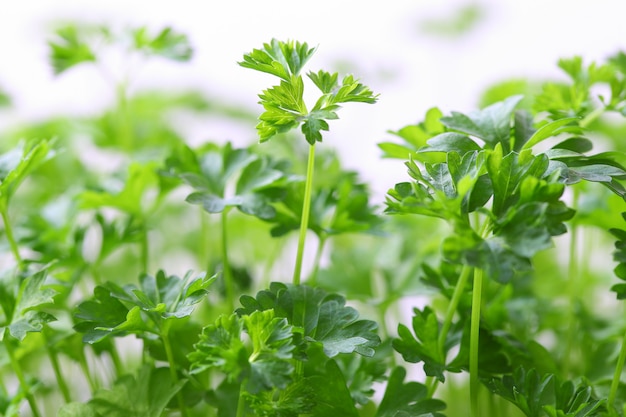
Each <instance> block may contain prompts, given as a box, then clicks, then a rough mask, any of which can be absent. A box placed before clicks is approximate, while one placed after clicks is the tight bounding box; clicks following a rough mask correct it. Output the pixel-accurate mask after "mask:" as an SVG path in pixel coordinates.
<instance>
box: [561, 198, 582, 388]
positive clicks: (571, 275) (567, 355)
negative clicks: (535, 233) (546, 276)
mask: <svg viewBox="0 0 626 417" xmlns="http://www.w3.org/2000/svg"><path fill="white" fill-rule="evenodd" d="M572 190H573V199H572V200H573V201H572V208H573V209H577V206H578V204H577V203H578V196H579V191H578V188H576V187H575V186H574V187H572ZM578 235H579V228H578V226H577V225H576V224H575V223H572V225H571V231H570V241H569V253H568V257H569V259H568V261H569V265H568V271H567V287H566V288H567V297H568V298H569V303H568V311H567V316H568V322H569V323H568V326H567V331H566V332H567V333H566V343H565V352H564V353H563V375H565V377H569V374H570V365H571V356H572V348H573V345H574V339H575V337H576V324H577V323H576V320H575V315H576V311H575V304H576V297H577V288H576V287H577V285H578V282H579V275H580V270H579V265H578V256H577V252H578V240H579V236H578Z"/></svg>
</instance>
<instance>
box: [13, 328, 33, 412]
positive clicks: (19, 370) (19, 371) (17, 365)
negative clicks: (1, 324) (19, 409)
mask: <svg viewBox="0 0 626 417" xmlns="http://www.w3.org/2000/svg"><path fill="white" fill-rule="evenodd" d="M4 346H6V349H7V354H8V355H9V360H10V361H11V366H12V367H13V370H14V371H15V376H17V379H18V381H19V382H20V385H21V387H22V389H23V390H24V395H25V396H26V400H27V401H28V404H29V405H30V409H31V410H32V412H33V416H34V417H41V413H40V412H39V408H38V407H37V402H36V401H35V397H33V394H32V393H31V392H30V386H29V385H28V382H26V378H25V377H24V371H23V370H22V367H21V365H20V362H19V361H18V360H17V358H16V357H15V352H13V346H11V341H10V340H9V330H8V329H7V330H5V334H4Z"/></svg>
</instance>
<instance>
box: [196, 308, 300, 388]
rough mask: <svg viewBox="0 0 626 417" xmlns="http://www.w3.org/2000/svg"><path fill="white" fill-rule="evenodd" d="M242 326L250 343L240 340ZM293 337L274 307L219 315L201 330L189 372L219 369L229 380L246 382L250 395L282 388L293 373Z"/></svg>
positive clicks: (289, 327) (284, 320)
mask: <svg viewBox="0 0 626 417" xmlns="http://www.w3.org/2000/svg"><path fill="white" fill-rule="evenodd" d="M244 329H245V331H246V333H247V334H248V336H249V340H250V343H251V345H252V346H247V345H246V343H245V342H244V341H243V340H242V333H243V331H244ZM292 337H293V333H292V329H291V326H289V325H288V324H287V320H286V319H284V318H280V317H275V316H274V311H273V310H265V311H255V312H253V313H252V314H250V315H243V316H241V317H239V316H237V315H231V316H229V317H227V316H221V317H220V318H218V319H217V321H216V322H215V324H213V325H209V326H207V327H205V328H204V329H203V330H202V334H201V335H200V341H199V342H198V343H197V344H196V345H195V348H196V350H195V352H193V353H191V354H190V355H189V359H190V361H191V363H192V366H191V371H192V373H198V372H201V371H203V370H205V369H211V368H218V369H220V370H221V371H222V372H224V373H225V374H226V376H227V378H228V380H229V381H237V382H242V381H246V386H245V388H246V391H247V392H249V393H251V394H257V393H259V392H261V391H266V390H269V389H272V388H285V387H286V386H287V385H288V384H289V383H290V382H291V374H292V373H293V364H292V360H291V359H292V356H293V354H292V351H293V349H294V348H295V346H294V345H293V340H292Z"/></svg>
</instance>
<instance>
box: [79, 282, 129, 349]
mask: <svg viewBox="0 0 626 417" xmlns="http://www.w3.org/2000/svg"><path fill="white" fill-rule="evenodd" d="M93 294H94V298H93V299H92V300H87V301H83V302H82V303H80V304H79V305H78V306H77V307H76V309H75V311H74V314H73V316H74V318H75V319H77V323H76V325H75V326H74V329H75V330H76V331H77V332H80V333H85V335H84V336H83V342H85V343H96V342H99V341H101V340H103V339H104V338H106V337H108V336H116V335H118V334H121V335H125V334H126V333H124V332H122V331H120V330H119V329H117V330H113V329H116V327H117V326H118V325H120V324H122V323H124V322H125V321H126V317H127V314H128V313H129V309H128V308H126V306H124V304H122V303H121V302H120V301H119V300H118V299H117V298H115V297H113V296H111V291H110V290H109V289H107V288H106V287H104V286H97V287H95V288H94V290H93Z"/></svg>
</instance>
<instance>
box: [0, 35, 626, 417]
mask: <svg viewBox="0 0 626 417" xmlns="http://www.w3.org/2000/svg"><path fill="white" fill-rule="evenodd" d="M48 46H49V51H50V64H51V67H52V70H53V72H54V73H55V74H56V75H58V76H71V74H70V70H71V69H72V68H73V67H75V66H78V65H96V66H98V67H99V68H100V69H101V70H103V73H104V74H105V77H107V80H108V81H110V82H111V88H112V90H113V91H114V92H115V94H116V101H115V103H114V104H113V105H112V107H111V108H110V109H108V110H106V111H104V112H103V114H101V115H97V116H93V117H84V118H81V119H76V120H74V122H73V123H67V121H64V120H58V119H54V120H49V121H45V122H42V123H40V124H33V125H31V126H26V127H24V128H22V129H16V130H15V131H7V132H3V134H4V136H6V138H7V140H6V141H3V143H2V149H0V151H1V154H0V214H1V216H2V224H3V227H2V233H1V234H0V238H1V239H2V242H3V244H2V245H1V246H0V255H1V256H2V258H1V259H2V260H3V262H4V260H5V259H6V260H8V261H7V262H5V263H3V268H2V271H0V308H1V315H0V330H1V332H0V346H1V349H0V358H1V361H0V365H1V368H0V369H1V372H2V373H1V376H2V384H0V413H1V414H3V415H6V416H17V415H18V414H20V413H22V415H24V414H28V413H30V415H33V416H36V417H37V416H43V415H54V414H55V413H56V415H58V416H62V417H71V416H96V417H97V416H117V415H119V416H128V415H133V416H168V415H182V416H200V415H202V416H206V415H214V416H219V417H243V416H251V415H255V416H267V417H279V416H280V417H297V416H320V417H322V416H354V417H368V416H369V417H405V416H416V417H420V416H421V417H441V416H446V415H448V416H461V415H464V416H465V415H468V405H467V404H469V410H470V411H469V413H470V415H472V416H473V417H477V416H481V417H482V416H502V415H507V416H513V417H515V416H528V417H546V416H547V417H565V416H576V417H586V416H589V417H591V416H610V417H615V416H623V415H624V414H625V407H626V403H625V401H624V398H626V385H625V384H624V382H623V381H622V373H623V368H624V363H625V361H626V336H624V334H626V328H625V325H624V320H623V319H622V317H621V313H620V309H621V307H620V305H619V302H620V301H621V300H623V299H624V298H626V284H624V282H623V281H624V280H626V266H625V265H626V252H625V251H626V231H625V230H624V229H625V227H624V221H625V219H626V215H625V214H624V212H625V210H624V195H625V194H626V189H625V188H624V185H623V181H624V179H626V168H625V165H626V156H625V154H624V147H623V144H622V141H621V137H622V136H621V135H622V132H623V130H624V129H623V123H624V122H623V120H622V119H621V118H622V117H623V116H625V115H626V55H624V53H621V52H620V53H617V54H616V55H614V56H613V57H610V58H609V59H607V61H606V62H604V63H600V64H596V63H591V64H586V63H585V62H584V61H583V59H582V58H580V57H574V58H570V59H563V60H561V61H559V63H558V65H559V67H560V68H561V69H562V70H563V72H564V73H565V75H566V77H567V79H566V80H565V81H561V82H552V81H550V82H536V84H537V85H538V86H539V87H538V88H537V87H536V86H533V88H530V86H531V85H530V82H529V83H526V82H508V83H503V84H501V85H496V86H493V87H492V88H490V89H489V90H488V91H487V92H486V93H485V96H484V97H483V100H482V101H483V103H484V105H483V106H481V108H480V109H477V110H474V111H444V110H441V109H438V108H436V107H433V108H431V109H430V110H429V111H428V112H427V113H426V115H425V116H424V119H423V121H421V122H419V123H415V124H410V125H408V126H405V127H402V128H400V129H398V130H396V131H390V132H389V133H390V135H392V136H393V138H392V139H390V140H389V141H386V142H382V143H380V145H379V146H380V149H381V150H382V152H383V156H384V157H388V158H394V159H399V160H401V161H402V162H404V164H405V165H406V168H407V170H408V178H407V179H406V180H405V181H403V182H399V183H398V184H395V185H394V186H392V187H391V188H390V190H389V192H388V195H387V198H386V201H385V202H384V206H385V207H384V213H381V212H380V209H379V208H378V207H377V205H376V204H375V203H373V202H371V201H370V192H369V190H368V187H367V185H366V184H364V183H363V182H362V181H361V180H360V179H359V177H358V173H356V172H351V171H348V170H346V169H344V168H343V167H342V165H341V160H340V158H338V156H337V155H336V154H334V153H333V152H332V151H331V150H330V149H328V148H321V149H319V150H318V149H317V147H318V146H320V143H319V142H322V139H323V137H324V134H325V132H327V131H329V129H330V128H331V126H332V124H331V123H330V122H331V121H334V120H336V119H338V112H339V110H340V107H341V106H343V105H345V104H347V103H366V104H373V103H375V102H376V100H377V95H376V94H374V93H373V92H372V91H371V90H370V89H369V88H368V87H367V86H365V85H364V84H362V83H361V82H360V81H359V80H358V79H356V78H355V77H354V76H352V75H344V76H340V75H339V74H338V73H331V72H327V71H325V70H319V71H317V72H315V71H309V72H307V73H306V74H305V76H303V75H302V74H304V69H305V67H306V66H307V65H308V64H309V61H312V58H313V56H314V53H315V52H316V49H317V48H311V47H309V46H308V45H307V44H306V43H302V42H297V41H279V40H275V39H274V40H271V41H270V42H269V43H266V44H263V46H262V47H261V48H259V49H253V50H252V52H250V53H248V54H244V55H243V59H242V61H241V62H239V65H240V66H241V67H244V68H246V69H252V70H255V71H260V72H263V73H266V74H268V75H270V76H272V77H276V78H277V85H274V86H272V87H269V88H267V89H265V90H264V91H262V92H261V94H259V99H260V102H259V104H260V105H261V107H262V110H261V113H260V116H259V122H258V124H257V134H258V138H259V141H260V142H261V144H259V145H250V146H246V147H236V146H234V145H233V144H231V143H230V142H213V141H207V142H206V143H204V144H201V145H200V146H197V147H191V146H189V145H187V144H186V141H185V138H184V137H181V136H180V135H179V134H177V133H176V130H175V129H174V128H173V127H172V126H171V125H170V124H169V123H168V122H167V119H166V118H165V117H160V116H163V115H165V114H166V113H167V112H169V111H173V110H176V111H189V112H204V114H206V115H219V116H221V117H224V118H229V119H232V120H234V121H238V122H245V123H248V122H250V121H251V120H253V119H254V118H255V115H250V114H246V113H245V112H242V111H241V110H239V109H236V108H234V107H231V106H229V105H227V104H224V103H214V102H211V101H210V100H208V99H205V98H202V97H199V96H198V95H196V94H193V93H182V94H179V95H168V94H165V93H159V92H147V93H145V92H144V93H132V89H129V86H130V84H131V81H132V80H133V79H134V77H135V76H136V73H135V72H134V71H132V68H131V70H129V72H128V73H123V74H114V73H111V72H110V68H109V67H108V63H107V62H106V58H105V57H106V56H107V54H105V53H103V49H107V50H108V49H113V50H117V51H118V52H119V53H121V54H122V55H123V56H125V57H128V59H134V58H137V57H139V58H141V61H142V62H143V61H146V62H147V61H148V60H149V59H151V58H158V59H168V60H172V61H176V62H185V61H187V60H189V59H190V58H191V57H192V54H193V48H192V46H191V43H190V42H189V40H188V39H187V37H186V36H185V35H184V34H182V33H179V32H177V31H176V30H174V29H172V28H164V29H163V30H161V31H157V32H151V31H149V30H148V29H147V28H133V29H128V30H123V31H118V32H115V31H112V30H111V29H109V28H107V27H103V26H78V25H67V26H64V27H61V28H60V29H58V30H57V31H56V32H55V34H54V36H53V38H52V39H51V40H50V41H49V43H48ZM305 84H306V85H309V84H310V85H312V87H314V88H315V89H316V91H317V94H318V97H317V98H316V99H315V100H314V101H313V102H312V103H307V102H305V100H304V97H305V94H304V89H305ZM598 87H601V91H603V92H604V94H603V95H600V94H599V93H598V91H599V90H598ZM533 91H535V92H533ZM131 93H132V94H131ZM307 97H308V95H307ZM0 102H2V103H4V104H6V105H10V98H8V97H7V98H6V99H5V98H0ZM608 114H611V116H616V117H617V118H618V119H617V120H619V121H618V122H615V120H616V118H615V117H611V118H609V117H607V115H608ZM155 115H157V116H159V117H156V116H155ZM155 117H156V118H157V119H158V120H155ZM333 123H335V122H333ZM85 136H86V137H87V138H88V140H89V141H90V144H91V146H92V147H93V148H94V149H95V151H96V152H103V153H104V152H107V153H109V154H111V155H114V156H115V157H116V158H118V159H119V160H120V161H122V162H121V164H120V166H121V168H120V169H119V170H118V172H116V173H111V172H110V170H108V171H107V170H106V169H103V167H98V166H97V164H96V163H92V161H90V160H89V157H88V156H85V155H84V154H82V153H81V151H80V149H81V147H80V146H79V143H78V140H86V139H85ZM53 137H54V138H56V139H54V140H52V138H53ZM299 137H302V138H304V140H305V143H306V145H305V146H306V148H304V149H305V151H304V152H303V148H301V147H300V142H299V139H298V138H299ZM21 138H26V140H18V139H21ZM38 138H44V139H38ZM78 138H80V139H78ZM599 138H602V139H603V140H604V141H605V142H608V143H609V146H608V150H603V151H600V152H598V151H596V149H607V146H606V143H603V144H602V146H600V144H598V142H599ZM264 142H270V143H264ZM325 146H326V145H325ZM268 149H269V150H268ZM306 152H308V154H307V153H306ZM305 161H306V162H305ZM398 163H399V162H398ZM314 173H315V175H314ZM51 178H52V179H55V180H54V181H52V180H51ZM381 205H382V203H381ZM295 230H299V237H298V244H297V254H296V259H295V262H293V263H294V264H295V266H294V273H293V276H292V278H291V280H289V279H288V277H286V276H285V268H284V265H285V263H286V264H287V265H289V267H291V262H292V261H293V260H292V259H291V253H290V251H289V250H288V249H289V246H290V245H289V242H290V241H289V239H290V237H291V236H290V234H291V232H292V231H295ZM307 232H311V233H310V234H309V236H307ZM310 237H315V238H316V241H317V248H316V250H315V254H311V255H312V256H311V258H312V265H310V266H307V267H306V268H305V267H304V263H305V262H304V259H305V256H304V255H305V242H307V240H310V239H309V238H310ZM564 237H566V238H565V239H564ZM612 244H614V246H615V250H614V252H613V259H614V261H615V266H614V269H612V268H604V269H603V268H602V265H599V264H598V265H597V264H596V263H595V262H594V263H592V262H591V260H590V259H592V257H598V256H602V257H603V258H602V259H604V260H605V261H604V262H603V263H605V264H608V263H609V261H610V256H608V255H607V253H610V252H611V250H610V249H607V248H609V247H610V246H611V245H612ZM581 247H582V248H583V249H584V252H582V251H581ZM557 253H564V254H565V255H566V256H565V257H566V259H565V260H564V261H563V260H562V259H561V258H562V256H561V257H559V256H557ZM181 255H183V256H184V257H186V258H189V260H190V262H187V263H190V264H193V265H195V266H196V267H197V269H198V270H199V271H200V272H192V271H175V274H172V275H168V274H167V273H166V272H164V270H163V269H159V268H165V265H167V266H168V268H167V269H168V270H171V269H172V267H171V265H175V267H174V269H176V267H179V265H180V264H183V263H185V262H182V261H180V259H181V258H180V256H181ZM325 255H328V256H325ZM325 258H327V262H324V260H325ZM183 259H184V258H183ZM172 260H173V261H172ZM157 267H158V268H157ZM176 274H180V275H181V276H182V278H180V277H179V275H176ZM616 279H617V280H616ZM609 290H610V291H612V292H613V293H614V296H613V297H612V299H610V300H609V299H607V298H606V294H607V293H609ZM253 294H255V295H253ZM410 295H428V297H427V300H428V301H427V302H426V303H425V304H424V305H420V306H414V308H413V309H412V312H411V313H410V314H411V316H410V317H408V316H406V315H404V314H400V313H399V312H398V309H399V308H400V306H401V305H402V302H403V301H405V300H406V297H407V296H410ZM609 303H614V304H611V305H612V306H614V308H613V309H612V310H613V311H603V310H602V309H601V308H599V307H601V306H603V305H604V304H609ZM133 339H135V341H136V343H128V342H129V341H131V340H133ZM48 369H51V371H52V372H51V373H49V372H47V370H48ZM49 374H50V375H52V376H51V377H50V376H49ZM422 375H423V376H422ZM465 376H468V378H465ZM85 387H86V388H85ZM85 389H88V390H89V392H85Z"/></svg>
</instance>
